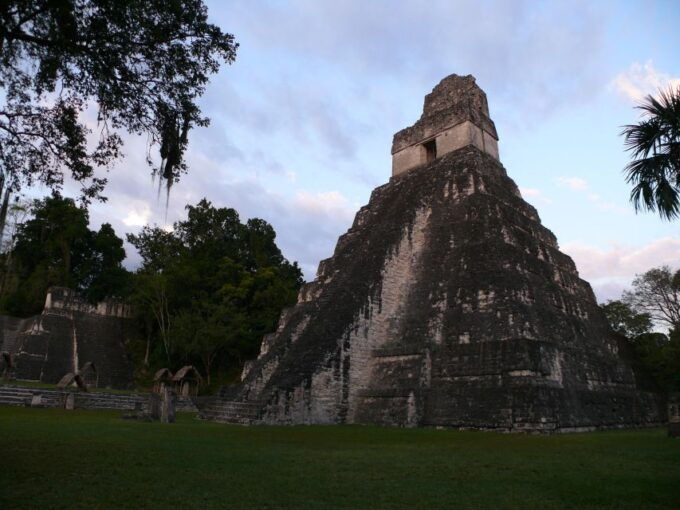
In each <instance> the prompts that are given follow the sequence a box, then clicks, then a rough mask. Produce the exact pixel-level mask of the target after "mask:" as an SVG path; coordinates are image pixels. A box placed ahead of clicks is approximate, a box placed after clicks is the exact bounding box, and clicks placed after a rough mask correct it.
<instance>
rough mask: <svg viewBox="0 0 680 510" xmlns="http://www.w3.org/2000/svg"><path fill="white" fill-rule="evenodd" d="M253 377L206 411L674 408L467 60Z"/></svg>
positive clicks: (462, 423)
mask: <svg viewBox="0 0 680 510" xmlns="http://www.w3.org/2000/svg"><path fill="white" fill-rule="evenodd" d="M392 155H393V165H392V178H391V179H390V181H389V182H388V183H387V184H385V185H383V186H380V187H378V188H376V189H375V190H374V191H373V193H372V195H371V199H370V201H369V203H368V205H366V206H364V207H362V208H361V209H360V210H359V212H358V213H357V215H356V218H355V219H354V223H353V225H352V227H351V228H350V229H349V230H348V231H347V233H346V234H344V235H342V236H341V237H340V239H339V240H338V243H337V246H336V248H335V252H334V254H333V256H332V257H330V258H328V259H326V260H323V261H321V263H320V264H319V269H318V273H317V277H316V279H315V280H314V281H313V282H311V283H308V284H306V285H305V286H304V287H303V288H302V290H301V291H300V294H299V297H298V302H297V304H296V305H295V306H294V307H292V308H290V309H288V310H285V311H284V313H283V314H282V316H281V319H280V321H279V325H278V329H277V331H276V332H275V333H273V334H270V335H267V336H266V337H265V338H264V339H263V342H262V347H261V352H260V355H259V357H258V358H257V359H256V360H254V361H252V362H249V363H248V364H247V366H246V367H245V368H244V371H243V375H242V381H241V383H240V384H239V385H236V386H233V387H229V388H225V389H223V390H222V392H221V394H220V396H219V398H215V399H213V400H212V401H211V402H210V403H209V404H206V405H205V407H204V409H203V410H202V413H203V416H204V417H207V418H212V419H217V420H221V421H231V422H241V423H279V424H305V423H367V424H381V425H398V426H445V427H465V428H481V429H498V430H504V431H516V430H517V431H521V430H526V431H568V430H585V429H591V428H599V427H627V426H642V425H647V424H652V423H658V422H662V421H663V417H662V414H661V411H660V409H661V404H662V402H661V401H660V398H659V397H658V395H656V394H654V393H650V392H645V391H641V390H640V387H639V386H640V385H639V383H638V381H637V380H636V374H635V372H634V370H633V369H632V368H631V364H630V357H629V354H628V351H627V350H626V349H625V346H626V344H625V342H624V341H622V340H621V339H620V338H617V337H616V336H614V335H613V334H611V333H610V332H609V331H608V327H607V323H606V321H605V318H604V316H603V315H602V313H601V311H600V309H599V308H598V306H597V303H596V301H595V296H594V294H593V291H592V289H591V287H590V285H589V284H588V283H587V282H585V281H584V280H582V279H580V278H579V275H578V272H577V270H576V267H575V265H574V262H573V261H572V259H571V258H570V257H568V256H567V255H565V254H564V253H562V252H560V250H559V247H558V245H557V241H556V239H555V236H554V235H553V234H552V233H551V232H550V230H548V229H547V228H545V227H544V226H542V225H541V222H540V219H539V217H538V214H537V212H536V209H535V208H534V207H532V206H531V205H529V204H528V203H527V202H525V201H524V200H523V199H522V196H521V195H520V192H519V190H518V188H517V185H516V184H515V183H514V182H513V180H512V179H510V178H509V177H508V176H507V173H506V171H505V168H503V166H502V165H501V163H500V161H499V155H498V135H497V133H496V128H495V126H494V123H493V121H492V120H491V118H490V117H489V109H488V105H487V100H486V95H485V94H484V92H483V91H482V90H481V89H480V88H479V87H478V86H477V85H476V83H475V79H474V78H473V77H472V76H464V77H463V76H457V75H451V76H449V77H447V78H445V79H444V80H442V81H441V83H439V84H438V85H437V86H436V87H435V88H434V90H433V91H432V92H431V93H430V94H428V95H427V96H426V97H425V105H424V109H423V114H422V116H421V118H420V120H418V121H417V122H416V123H415V124H414V125H413V126H411V127H409V128H406V129H404V130H402V131H399V132H398V133H397V134H396V135H395V136H394V142H393V145H392Z"/></svg>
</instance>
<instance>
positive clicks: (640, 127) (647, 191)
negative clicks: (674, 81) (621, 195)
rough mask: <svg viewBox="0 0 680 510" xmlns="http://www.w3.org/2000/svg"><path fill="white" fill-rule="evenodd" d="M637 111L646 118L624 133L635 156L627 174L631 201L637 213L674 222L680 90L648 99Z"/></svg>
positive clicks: (679, 197) (679, 202) (679, 210)
mask: <svg viewBox="0 0 680 510" xmlns="http://www.w3.org/2000/svg"><path fill="white" fill-rule="evenodd" d="M638 108H639V109H640V110H642V112H643V115H645V117H646V118H645V119H644V120H642V121H641V122H639V123H638V124H632V125H627V126H624V129H623V131H622V132H621V134H622V135H623V136H624V137H625V138H624V140H625V142H624V143H625V145H626V149H627V150H628V151H630V152H631V153H632V155H633V161H631V162H630V163H628V165H626V168H625V170H624V171H625V173H626V180H627V182H628V183H630V184H633V190H632V191H631V194H630V199H631V201H632V202H633V204H634V206H635V210H636V211H639V210H641V209H643V210H645V209H646V210H649V211H658V213H659V215H660V216H661V217H662V218H665V219H667V220H671V219H674V218H677V217H678V215H680V87H677V88H676V89H672V88H670V89H668V90H667V91H661V92H660V93H659V97H658V98H655V97H653V96H651V95H649V96H647V97H646V98H645V100H644V101H643V102H642V104H640V105H639V106H638Z"/></svg>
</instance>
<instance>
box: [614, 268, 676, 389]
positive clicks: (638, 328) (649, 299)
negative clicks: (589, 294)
mask: <svg viewBox="0 0 680 510" xmlns="http://www.w3.org/2000/svg"><path fill="white" fill-rule="evenodd" d="M602 310H603V312H604V314H605V316H606V317H607V320H608V321H609V324H610V326H611V329H612V330H613V331H615V332H617V333H619V334H622V335H624V336H625V337H627V339H628V341H629V342H630V344H631V345H632V347H633V349H634V351H635V352H636V353H637V358H638V361H637V362H638V363H639V366H640V367H641V368H642V370H643V371H644V372H645V373H646V374H649V375H651V376H652V378H653V380H654V381H655V384H656V386H657V387H658V388H660V389H663V390H666V391H680V270H677V271H675V272H674V271H673V270H672V269H671V268H670V267H668V266H661V267H655V268H652V269H650V270H649V271H646V272H645V273H642V274H639V275H637V276H636V277H635V279H634V280H633V285H632V288H631V289H630V290H627V291H625V292H624V293H623V297H622V299H621V300H620V301H608V302H607V303H606V304H604V305H602ZM654 327H655V328H656V331H655V330H654V329H653V328H654ZM661 330H665V331H666V333H662V332H661Z"/></svg>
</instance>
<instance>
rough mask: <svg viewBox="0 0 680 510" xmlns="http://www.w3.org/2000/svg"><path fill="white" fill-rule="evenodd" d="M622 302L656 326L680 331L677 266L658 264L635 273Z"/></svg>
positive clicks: (678, 272)
mask: <svg viewBox="0 0 680 510" xmlns="http://www.w3.org/2000/svg"><path fill="white" fill-rule="evenodd" d="M623 301H624V302H625V303H626V304H627V305H629V306H630V308H631V309H633V310H634V311H636V312H637V313H641V314H647V315H649V317H650V318H651V319H653V320H654V321H655V322H656V323H657V324H658V325H660V326H665V327H667V328H671V329H676V330H680V269H678V270H677V271H673V270H672V269H671V268H670V267H668V266H661V267H655V268H652V269H650V270H649V271H647V272H645V273H643V274H639V275H636V277H635V279H634V280H633V288H632V290H630V291H626V292H624V293H623Z"/></svg>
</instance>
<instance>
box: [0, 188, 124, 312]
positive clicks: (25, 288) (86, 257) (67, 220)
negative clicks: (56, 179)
mask: <svg viewBox="0 0 680 510" xmlns="http://www.w3.org/2000/svg"><path fill="white" fill-rule="evenodd" d="M31 213H32V218H30V219H29V220H27V221H25V222H24V223H22V224H21V225H19V227H18V228H17V233H16V236H15V240H14V247H13V249H12V251H11V252H9V253H8V254H7V258H8V259H10V260H11V262H10V263H9V264H8V265H7V266H6V267H5V274H4V275H3V276H6V277H7V280H8V282H7V284H6V285H5V286H4V287H3V289H2V290H3V295H2V297H3V299H2V305H3V308H4V309H5V310H7V311H8V312H10V313H13V314H17V315H29V314H32V313H37V312H38V311H40V309H41V308H42V305H43V302H44V300H45V292H46V291H47V289H48V288H49V287H52V286H63V287H69V288H72V289H75V290H77V291H80V292H82V293H83V294H84V295H85V296H86V297H87V298H88V299H90V301H93V302H95V301H99V300H101V299H103V298H105V297H123V296H124V295H126V294H127V290H128V288H129V283H130V281H129V278H130V276H129V273H128V272H127V270H125V269H124V268H123V266H122V261H123V260H124V259H125V250H124V249H123V240H122V239H120V238H119V237H117V236H116V234H115V232H114V230H113V228H112V227H111V225H109V224H108V223H105V224H104V225H102V226H101V228H100V229H99V231H97V232H95V231H92V230H90V229H89V227H88V224H89V215H88V212H87V209H85V207H78V206H77V205H76V203H75V201H74V200H72V199H70V198H63V197H61V196H60V195H58V194H55V195H52V196H51V197H47V198H44V199H42V200H35V201H34V202H33V205H32V207H31ZM10 256H11V257H10Z"/></svg>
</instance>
